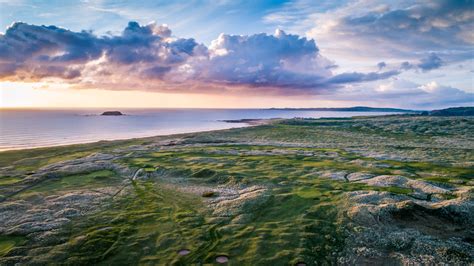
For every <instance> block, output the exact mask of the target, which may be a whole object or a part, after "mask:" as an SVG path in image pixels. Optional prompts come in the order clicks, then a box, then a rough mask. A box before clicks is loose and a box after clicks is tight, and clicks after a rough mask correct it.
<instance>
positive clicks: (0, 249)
mask: <svg viewBox="0 0 474 266" xmlns="http://www.w3.org/2000/svg"><path fill="white" fill-rule="evenodd" d="M24 243H25V238H24V237H22V236H0V257H3V256H5V255H7V254H8V253H9V252H10V251H11V250H12V249H13V248H15V247H16V246H20V245H22V244H24Z"/></svg>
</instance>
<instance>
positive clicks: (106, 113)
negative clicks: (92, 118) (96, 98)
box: [101, 111, 123, 116]
mask: <svg viewBox="0 0 474 266" xmlns="http://www.w3.org/2000/svg"><path fill="white" fill-rule="evenodd" d="M101 115H106V116H120V115H123V114H122V113H121V112H120V111H105V112H103V113H102V114H101Z"/></svg>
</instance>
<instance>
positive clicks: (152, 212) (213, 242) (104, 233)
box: [0, 117, 474, 265]
mask: <svg viewBox="0 0 474 266" xmlns="http://www.w3.org/2000/svg"><path fill="white" fill-rule="evenodd" d="M463 119H464V118H463ZM386 120H387V121H386ZM431 120H432V118H426V119H425V120H421V121H419V126H416V125H412V124H410V121H409V120H407V119H406V118H404V117H401V118H384V119H378V120H377V119H373V118H359V119H333V120H329V119H321V120H299V119H296V120H286V121H282V122H278V123H274V124H271V125H263V126H258V127H252V128H243V129H232V130H224V131H214V132H206V133H198V134H184V135H179V136H170V137H159V138H147V139H141V140H130V141H117V142H103V143H97V144H86V145H74V146H71V147H69V148H67V149H66V148H64V147H57V148H44V149H34V150H26V151H12V152H4V153H0V166H7V165H13V166H14V167H15V168H16V169H18V171H19V173H20V174H18V176H15V177H1V178H0V185H11V184H14V183H16V182H18V181H20V180H21V178H22V174H21V173H26V172H28V171H36V170H37V169H39V168H40V167H41V166H44V165H47V164H50V163H53V162H58V161H62V160H68V159H74V158H80V157H84V156H87V155H90V154H92V153H94V152H97V151H100V152H102V153H115V154H116V155H117V157H116V158H117V159H115V160H114V162H115V163H117V164H121V165H123V166H126V167H129V168H131V169H139V168H141V169H144V172H145V174H146V175H148V177H149V178H148V179H145V180H137V181H133V182H131V185H129V186H127V187H126V189H125V190H124V192H122V193H121V195H120V196H118V197H114V198H111V199H110V200H109V201H108V202H107V203H105V204H106V206H107V207H106V208H104V209H103V210H100V211H99V212H95V213H94V214H91V215H88V216H86V217H81V218H76V219H73V220H72V221H71V223H70V224H69V225H68V226H67V227H66V228H63V229H62V231H61V232H62V235H63V237H64V238H65V240H64V242H62V243H61V244H60V245H53V246H51V249H50V250H49V252H46V253H44V254H42V255H41V256H39V258H38V259H43V260H44V261H49V262H55V263H66V264H83V265H85V264H88V265H90V264H103V265H115V264H117V265H119V264H120V265H123V264H128V265H130V264H146V265H153V264H183V265H184V264H201V263H203V264H205V263H214V262H215V258H216V256H218V255H226V256H228V257H229V264H232V265H288V264H295V263H296V262H300V261H303V262H305V263H307V264H308V265H314V264H318V265H320V264H334V263H335V262H336V261H335V259H336V254H337V252H338V251H340V250H341V248H342V247H343V245H344V239H345V236H346V235H345V230H344V219H345V217H344V213H343V210H344V208H345V206H346V204H347V202H346V201H345V200H346V198H345V196H344V194H345V192H348V191H362V190H377V191H388V192H391V193H395V194H410V193H411V192H412V190H411V189H407V188H399V187H370V186H367V185H365V184H361V183H352V182H347V181H344V180H333V179H329V178H322V177H321V175H322V173H323V172H325V171H330V172H338V171H342V172H347V173H351V172H364V173H370V174H374V175H382V174H395V175H396V174H401V175H407V176H410V177H411V178H417V179H424V180H427V181H430V182H441V183H445V184H448V185H459V182H460V181H459V180H461V181H462V182H464V183H467V182H469V181H470V180H472V177H473V174H474V168H473V167H472V166H470V165H463V164H462V163H465V162H470V161H471V162H472V159H473V158H474V155H473V152H472V148H471V147H465V146H463V145H460V146H463V147H457V146H456V147H443V145H433V144H432V143H433V140H434V139H435V138H437V137H444V136H451V137H452V138H454V139H457V138H459V139H460V140H465V139H466V138H467V139H469V135H466V132H467V131H465V130H464V127H472V125H473V123H472V119H467V120H466V119H464V120H462V123H463V124H464V127H463V128H462V130H459V131H458V132H457V133H456V131H453V130H452V129H450V127H452V126H453V123H454V122H453V120H452V119H445V120H443V119H441V118H440V119H439V120H435V121H434V122H433V121H431ZM441 120H442V121H441ZM430 123H431V124H432V125H433V126H432V128H431V129H429V125H430ZM389 128H391V129H392V130H388V129H389ZM457 128H459V127H457ZM443 130H444V131H443ZM456 134H457V135H456ZM166 139H173V140H175V139H179V140H180V141H181V143H180V144H177V145H172V146H160V147H159V148H156V147H155V148H150V149H137V150H135V149H132V148H130V147H133V146H136V145H138V146H145V145H148V144H150V143H154V142H155V141H158V140H159V141H162V140H166ZM380 153H384V154H388V155H393V154H395V155H398V154H402V155H403V156H402V159H397V158H391V157H390V156H388V157H387V158H385V157H383V156H382V157H381V158H380V156H379V154H380ZM367 154H374V156H370V155H367ZM125 155H126V156H125ZM459 163H461V164H459ZM127 178H129V177H120V176H119V175H118V174H117V173H114V172H112V171H109V170H101V171H97V172H92V173H83V174H75V175H65V176H62V177H59V178H57V179H51V180H46V181H44V182H42V183H40V184H38V185H36V186H33V187H32V188H31V189H29V190H26V191H24V192H22V193H21V194H19V195H18V197H21V196H22V195H23V196H25V195H27V194H28V193H42V194H45V195H50V194H54V193H58V192H61V191H65V190H66V191H67V190H88V189H93V188H98V187H103V186H121V185H122V183H121V181H122V180H124V179H127ZM167 178H179V179H180V180H184V181H183V182H186V184H188V185H202V186H207V187H217V186H223V187H234V186H241V187H242V186H243V187H245V186H247V187H248V186H252V185H260V186H263V187H265V188H266V189H267V193H268V198H267V200H266V201H265V202H264V204H262V205H257V206H250V207H248V208H247V209H245V208H244V214H245V213H247V214H249V215H247V216H245V219H240V220H238V219H236V218H237V217H216V216H215V215H214V214H213V212H212V209H211V208H210V207H209V206H208V204H207V202H206V200H208V199H209V198H206V197H203V196H202V194H192V193H186V192H183V191H177V190H175V189H172V188H170V187H169V186H166V185H165V184H166V182H167ZM213 196H215V195H213ZM448 197H451V195H448ZM211 198H212V197H211ZM239 215H240V214H239ZM1 237H2V238H0V255H6V254H8V253H9V252H10V251H11V250H12V249H14V248H15V246H16V247H19V246H25V245H26V246H28V245H30V244H27V243H29V242H23V240H22V241H19V240H14V239H17V238H16V237H17V236H15V237H9V236H1ZM22 239H25V238H24V237H23V238H22ZM31 245H33V244H31ZM30 248H31V246H30ZM181 249H189V250H190V254H188V255H185V256H181V255H179V254H178V252H179V250H181Z"/></svg>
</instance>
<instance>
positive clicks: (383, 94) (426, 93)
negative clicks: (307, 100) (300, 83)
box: [326, 79, 474, 109]
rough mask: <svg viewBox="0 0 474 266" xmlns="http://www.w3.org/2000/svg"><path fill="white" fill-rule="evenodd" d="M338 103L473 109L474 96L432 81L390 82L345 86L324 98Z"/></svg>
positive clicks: (392, 80)
mask: <svg viewBox="0 0 474 266" xmlns="http://www.w3.org/2000/svg"><path fill="white" fill-rule="evenodd" d="M326 97H327V99H331V100H338V101H347V102H352V101H355V102H357V103H359V104H369V105H370V104H372V103H377V104H378V105H380V106H394V105H397V106H399V107H404V108H415V109H416V108H418V109H432V108H445V107H450V106H472V104H473V102H474V93H472V92H466V91H463V90H460V89H457V88H453V87H450V86H443V85H440V84H438V83H437V82H435V81H431V82H428V83H425V84H417V83H414V82H411V81H408V80H404V79H391V80H388V81H378V82H376V83H372V84H371V85H370V86H367V84H359V85H355V86H348V87H345V88H343V89H341V90H340V91H339V92H338V93H337V94H333V95H328V96H326Z"/></svg>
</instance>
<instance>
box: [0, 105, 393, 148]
mask: <svg viewBox="0 0 474 266" xmlns="http://www.w3.org/2000/svg"><path fill="white" fill-rule="evenodd" d="M109 110H114V109H68V110H58V109H37V110H33V109H0V151H5V150H13V149H26V148H37V147H49V146H58V145H66V144H78V143H89V142H96V141H100V140H117V139H129V138H138V137H150V136H157V135H168V134H176V133H188V132H200V131H208V130H217V129H228V128H235V127H245V126H248V124H246V123H228V122H225V121H223V120H240V119H269V118H294V117H305V118H322V117H352V116H369V115H384V114H393V113H384V112H343V111H308V110H284V109H280V110H279V109H120V111H121V112H122V113H123V114H125V115H123V116H101V115H100V114H102V112H104V111H109Z"/></svg>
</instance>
